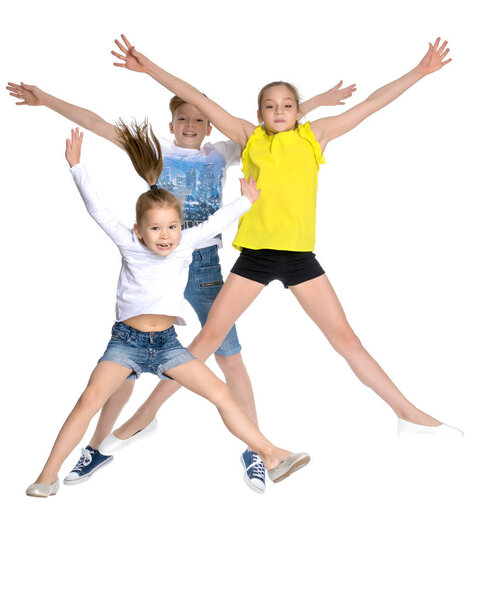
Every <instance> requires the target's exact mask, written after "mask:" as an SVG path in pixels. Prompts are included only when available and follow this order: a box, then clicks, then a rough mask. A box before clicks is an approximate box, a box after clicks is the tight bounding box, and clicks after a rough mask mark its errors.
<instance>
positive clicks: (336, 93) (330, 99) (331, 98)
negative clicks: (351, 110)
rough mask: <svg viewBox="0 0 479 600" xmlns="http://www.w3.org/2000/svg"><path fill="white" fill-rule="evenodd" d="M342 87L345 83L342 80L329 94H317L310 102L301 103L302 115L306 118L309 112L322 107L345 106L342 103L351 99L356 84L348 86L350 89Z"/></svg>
mask: <svg viewBox="0 0 479 600" xmlns="http://www.w3.org/2000/svg"><path fill="white" fill-rule="evenodd" d="M342 85H343V81H342V80H341V81H340V82H339V83H337V84H336V85H335V86H334V87H332V88H331V89H330V90H328V91H327V92H323V93H322V94H317V95H316V96H313V97H312V98H310V99H309V100H305V101H304V102H301V104H300V105H299V110H300V112H301V115H302V116H303V117H304V116H305V115H307V114H308V113H309V112H311V111H312V110H314V109H315V108H318V107H320V106H337V105H339V104H340V105H343V104H344V102H342V101H343V100H346V98H351V96H352V95H353V94H354V92H355V91H356V84H355V83H353V84H352V85H348V87H345V88H343V87H342Z"/></svg>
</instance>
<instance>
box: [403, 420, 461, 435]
mask: <svg viewBox="0 0 479 600" xmlns="http://www.w3.org/2000/svg"><path fill="white" fill-rule="evenodd" d="M417 434H425V435H440V436H443V437H463V435H464V432H463V431H461V430H460V429H458V428H457V427H452V426H451V425H446V424H445V423H442V425H418V424H417V423H411V422H410V421H405V420H404V419H398V436H399V437H400V438H401V437H403V436H408V435H417Z"/></svg>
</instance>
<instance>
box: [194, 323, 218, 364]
mask: <svg viewBox="0 0 479 600" xmlns="http://www.w3.org/2000/svg"><path fill="white" fill-rule="evenodd" d="M222 340H223V337H222V332H221V331H219V330H218V328H217V327H215V326H211V325H208V323H206V324H205V326H204V327H203V329H202V330H201V331H200V333H199V334H198V335H197V336H196V337H195V339H194V340H193V342H192V343H191V345H190V346H189V350H190V352H191V353H192V354H193V355H194V356H196V357H197V358H199V359H201V360H205V359H206V358H207V357H208V356H209V355H210V354H213V352H215V351H216V350H217V349H218V348H219V346H220V345H221V342H222Z"/></svg>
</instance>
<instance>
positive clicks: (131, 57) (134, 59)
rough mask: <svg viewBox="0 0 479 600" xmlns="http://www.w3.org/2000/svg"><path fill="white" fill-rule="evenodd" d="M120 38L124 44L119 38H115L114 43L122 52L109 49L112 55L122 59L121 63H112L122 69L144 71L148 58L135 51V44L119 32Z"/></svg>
mask: <svg viewBox="0 0 479 600" xmlns="http://www.w3.org/2000/svg"><path fill="white" fill-rule="evenodd" d="M121 39H122V40H123V42H124V44H125V45H123V44H122V43H121V42H120V41H119V40H115V44H116V45H117V46H118V48H119V49H120V51H121V52H122V53H123V54H119V53H118V52H115V51H114V50H112V51H111V53H112V54H113V56H116V57H117V58H119V59H120V60H122V61H123V62H121V63H113V64H114V65H115V67H123V68H124V69H129V70H130V71H137V72H138V73H145V72H146V66H147V65H148V62H149V60H148V59H147V58H146V56H145V55H144V54H141V53H140V52H137V50H136V49H135V46H132V45H131V44H130V42H129V41H128V38H127V37H126V35H123V34H121Z"/></svg>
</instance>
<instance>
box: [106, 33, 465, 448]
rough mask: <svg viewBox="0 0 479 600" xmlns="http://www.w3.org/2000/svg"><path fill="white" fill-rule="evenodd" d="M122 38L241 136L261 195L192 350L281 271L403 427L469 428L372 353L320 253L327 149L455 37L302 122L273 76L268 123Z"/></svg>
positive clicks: (134, 56) (152, 408) (426, 68)
mask: <svg viewBox="0 0 479 600" xmlns="http://www.w3.org/2000/svg"><path fill="white" fill-rule="evenodd" d="M122 38H123V42H124V43H123V44H122V43H121V42H119V41H118V40H116V44H117V46H118V47H119V49H120V50H121V53H117V52H112V54H113V55H115V56H116V57H117V58H119V59H120V60H121V61H122V62H121V63H115V65H116V66H118V67H124V68H128V69H130V70H133V71H138V72H142V73H147V74H148V75H150V76H151V77H153V79H156V81H158V82H159V83H161V84H162V85H163V86H165V87H166V88H168V89H169V90H170V91H171V92H173V93H174V94H176V95H178V96H179V97H180V98H182V99H183V100H185V101H186V102H189V103H191V104H193V105H194V106H196V107H197V108H198V110H200V111H201V112H202V113H203V114H205V115H206V116H207V117H208V119H209V120H210V121H211V122H212V123H213V124H214V125H215V126H216V127H217V128H218V129H219V130H220V131H221V132H222V133H223V134H224V135H226V136H228V137H229V138H230V139H232V140H233V141H235V142H237V143H238V144H240V145H241V147H242V148H243V149H244V150H243V170H244V173H245V177H249V176H250V175H252V176H253V177H254V178H255V179H256V181H257V182H258V187H259V188H260V189H261V200H260V201H259V202H258V203H256V205H255V206H254V207H253V209H251V211H250V214H248V216H245V217H243V218H242V220H241V221H240V224H239V228H238V234H237V236H236V238H235V240H234V245H235V246H236V247H237V248H240V249H242V252H241V255H240V257H239V259H238V261H237V262H236V264H235V265H234V266H233V269H232V271H231V274H230V275H229V276H228V278H227V280H226V282H225V284H224V286H223V288H222V290H221V292H220V293H219V295H218V297H217V299H216V301H215V303H214V305H213V306H212V308H211V310H210V313H209V315H208V320H207V322H206V324H205V326H204V327H203V329H202V331H201V332H200V334H199V335H198V336H197V337H196V338H195V340H194V341H193V343H192V344H191V346H190V347H189V350H190V351H191V352H192V354H193V355H194V356H196V357H197V358H200V359H202V360H205V359H206V358H207V356H209V355H210V354H211V353H213V352H214V351H215V350H216V348H217V347H218V345H219V344H220V343H221V340H222V339H223V338H224V337H225V335H226V333H227V332H228V331H229V329H230V328H231V326H232V325H233V323H235V321H236V320H237V319H238V317H239V316H240V315H241V314H242V313H243V312H244V311H245V310H246V308H248V306H249V305H250V304H251V303H252V302H253V300H254V299H255V298H256V297H257V296H258V295H259V294H260V292H261V291H262V290H263V288H264V286H265V285H267V284H268V283H269V282H270V281H272V280H273V279H279V280H280V281H282V282H283V284H284V286H285V287H289V288H290V289H291V291H292V293H293V294H294V296H295V297H296V298H297V300H298V301H299V303H300V304H301V306H302V307H303V309H304V310H305V311H306V313H307V314H308V315H309V316H310V317H311V319H312V320H313V321H314V322H315V323H316V324H317V325H318V327H319V328H320V329H321V331H322V332H323V333H324V335H325V336H326V338H327V339H328V340H329V342H330V343H331V345H332V346H333V348H334V349H335V350H336V351H337V352H339V353H340V354H341V355H342V356H343V357H344V358H345V360H346V361H347V362H348V364H349V366H350V367H351V369H352V370H353V371H354V373H355V374H356V375H357V376H358V378H359V379H360V380H361V381H362V382H363V383H364V384H365V385H367V386H369V387H370V388H372V389H373V390H374V391H375V392H376V393H377V394H378V395H379V396H380V397H381V398H382V399H383V400H384V401H385V402H387V404H388V405H389V406H390V407H391V408H392V409H393V411H394V412H395V413H396V415H397V417H398V419H399V426H398V427H399V432H400V433H429V434H441V435H452V436H454V435H457V436H460V435H462V432H461V431H459V430H457V429H455V428H453V427H450V426H448V425H445V424H443V423H441V422H440V421H438V420H437V419H435V418H433V417H432V416H430V415H428V414H426V413H424V412H422V411H421V410H419V409H418V408H416V407H415V406H414V405H413V404H411V403H410V402H409V401H408V400H407V399H406V398H405V397H404V396H403V394H402V393H401V392H400V391H399V390H398V388H397V387H396V386H395V385H394V384H393V382H392V381H391V380H390V379H389V377H388V376H387V375H386V373H385V372H384V371H383V370H382V368H381V367H380V366H379V365H378V363H377V362H376V361H375V360H374V359H373V358H372V357H371V356H370V355H369V354H368V352H367V351H366V350H365V348H364V347H363V346H362V344H361V342H360V340H359V339H358V337H357V336H356V335H355V334H354V332H353V330H352V329H351V327H350V325H349V323H348V321H347V319H346V316H345V314H344V311H343V309H342V307H341V304H340V303H339V300H338V298H337V296H336V294H335V292H334V290H333V288H332V287H331V284H330V283H329V280H328V278H327V277H326V275H325V274H324V271H323V269H322V268H321V266H320V265H319V263H318V262H317V260H316V259H315V257H314V254H313V253H312V250H313V248H314V229H315V202H316V180H317V172H318V170H319V165H320V164H321V163H323V162H324V158H323V152H324V150H325V149H326V146H327V145H328V144H329V142H331V141H332V140H334V139H336V138H338V137H339V136H342V135H344V134H345V133H347V132H348V131H351V130H352V129H353V128H355V127H356V126H357V125H359V123H361V122H362V121H363V120H364V119H366V118H367V117H369V116H370V115H372V114H373V113H375V112H376V111H378V110H380V109H381V108H383V107H384V106H386V105H387V104H389V103H390V102H392V101H393V100H395V99H396V98H398V96H400V95H401V94H402V93H403V92H405V91H406V90H407V89H408V88H410V87H411V86H412V85H414V84H415V83H417V82H418V81H419V80H421V79H422V78H423V77H425V76H426V75H429V74H430V73H433V72H435V71H438V70H439V69H441V68H442V67H443V66H444V65H446V64H447V63H449V62H450V60H451V59H447V58H446V57H447V54H448V53H449V49H448V48H447V42H444V43H442V44H441V43H440V39H439V38H438V39H437V40H436V41H435V43H434V45H433V44H429V50H428V51H427V53H426V55H425V56H424V58H423V59H422V60H421V61H420V62H419V64H418V65H417V66H416V67H414V68H413V69H412V70H411V71H409V72H408V73H406V74H405V75H403V76H402V77H400V78H399V79H396V80H395V81H393V82H391V83H389V84H387V85H385V86H383V87H381V88H380V89H378V90H376V91H375V92H374V93H372V94H371V95H370V96H369V97H368V98H367V99H366V100H364V101H363V102H361V103H360V104H358V105H356V106H354V107H353V108H351V109H349V110H347V111H345V112H344V113H342V114H340V115H338V116H334V117H326V118H322V119H318V120H316V121H313V122H312V123H306V124H305V125H298V120H299V119H300V117H301V113H300V112H299V110H298V107H299V101H298V94H297V91H296V89H295V88H294V86H292V85H290V84H288V83H284V82H274V83H271V84H268V85H266V86H265V87H264V88H263V89H262V90H261V92H260V94H259V97H258V119H259V122H260V126H259V127H255V126H254V125H253V124H252V123H250V122H249V121H246V120H243V119H239V118H236V117H233V116H232V115H230V114H229V113H228V112H226V111H225V110H224V109H223V108H222V107H221V106H219V105H218V104H216V103H215V102H213V101H212V100H210V99H209V98H206V97H205V96H204V95H203V94H202V93H200V92H199V91H198V90H197V89H196V88H194V87H192V86H191V85H189V84H188V83H186V82H184V81H182V80H181V79H178V78H177V77H175V76H173V75H171V74H170V73H167V72H166V71H164V70H163V69H161V68H160V67H158V66H157V65H156V64H154V63H153V62H151V61H150V60H149V59H148V58H146V57H145V56H144V55H143V54H140V53H139V52H137V51H136V49H135V48H134V46H132V45H131V44H130V43H129V41H128V40H127V38H126V37H125V36H122ZM178 387H179V386H178V385H177V384H175V383H174V382H169V381H168V382H166V381H162V382H161V383H160V384H159V385H158V386H157V388H156V389H155V391H154V392H153V394H152V395H151V396H150V398H149V399H148V400H147V401H146V403H145V404H144V405H143V406H142V407H141V408H140V409H139V410H138V411H137V413H136V414H135V415H134V416H133V417H132V418H131V419H130V420H129V421H127V422H126V423H125V424H124V425H123V426H122V427H120V428H119V429H118V430H117V431H116V432H115V435H116V436H117V437H119V438H121V439H126V438H128V437H130V436H131V435H133V434H134V433H135V432H137V431H138V430H139V429H141V428H143V427H145V426H146V425H147V424H148V423H149V422H151V420H152V419H153V417H154V415H155V414H156V411H157V410H158V408H159V407H160V406H161V404H162V403H163V402H164V401H165V400H166V398H168V397H169V396H170V395H171V394H172V393H173V392H174V391H175V390H176V389H177V388H178Z"/></svg>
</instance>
